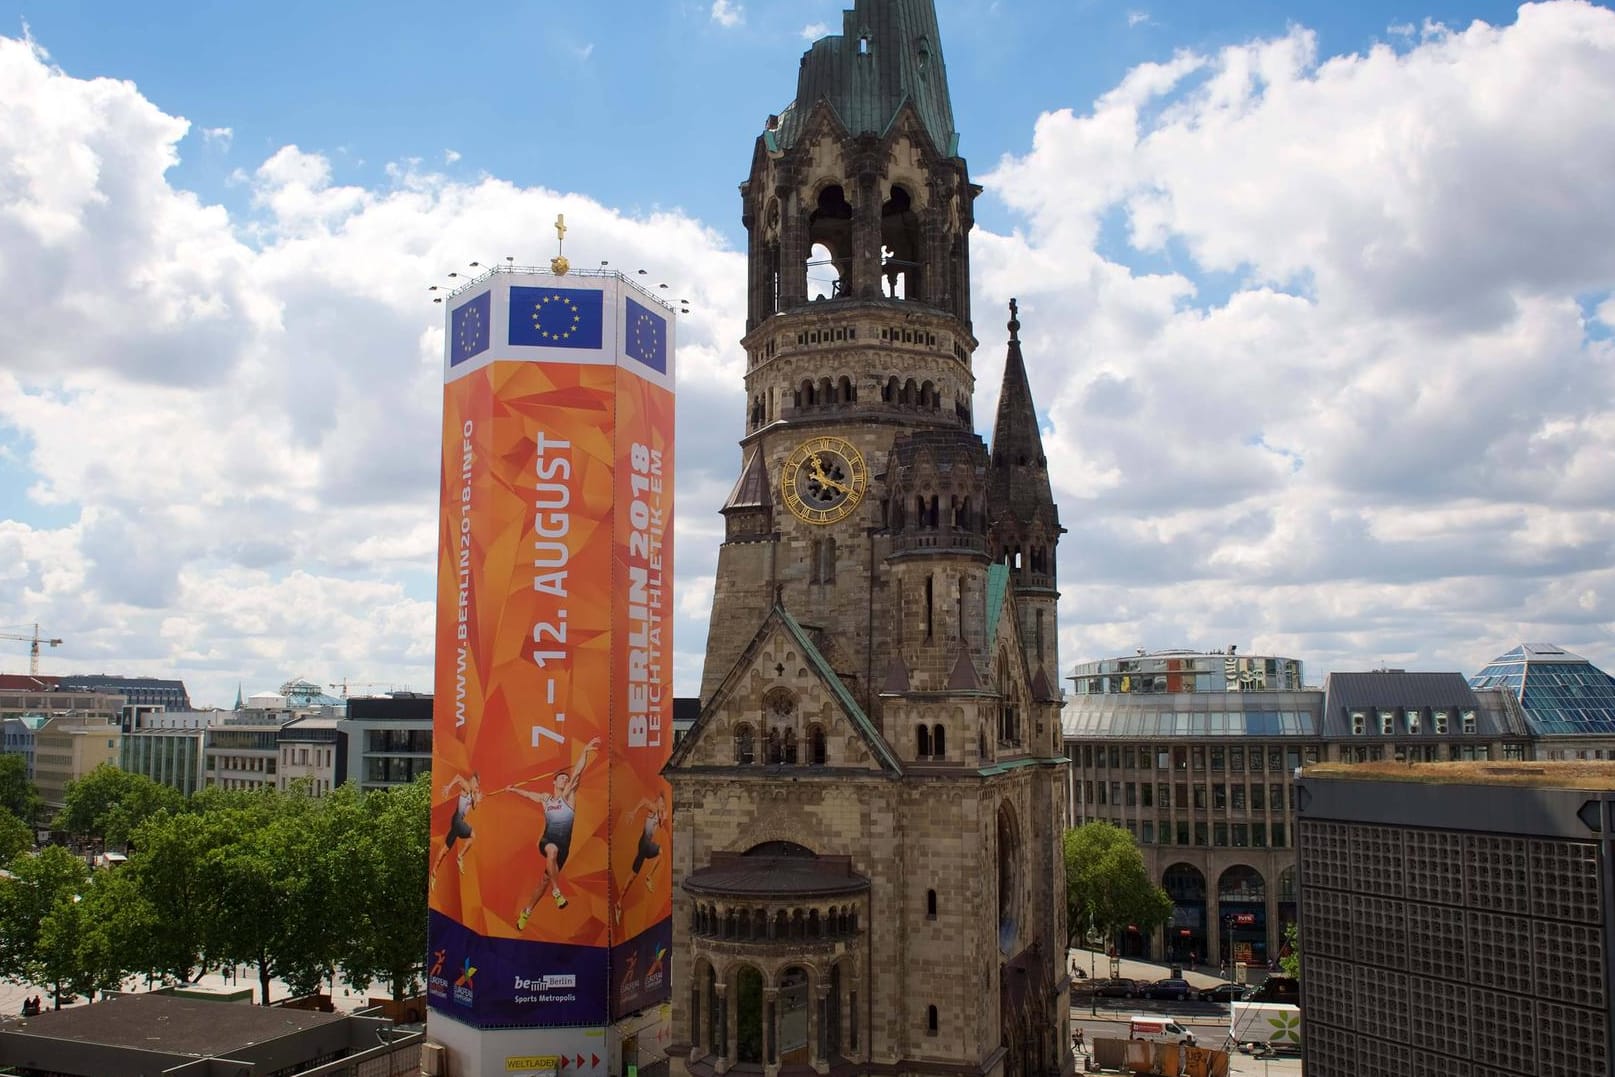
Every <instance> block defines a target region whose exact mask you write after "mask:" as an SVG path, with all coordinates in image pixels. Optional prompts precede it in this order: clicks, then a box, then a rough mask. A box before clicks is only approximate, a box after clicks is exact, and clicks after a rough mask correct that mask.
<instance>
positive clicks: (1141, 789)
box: [1128, 782, 1155, 808]
mask: <svg viewBox="0 0 1615 1077" xmlns="http://www.w3.org/2000/svg"><path fill="white" fill-rule="evenodd" d="M1128 788H1129V789H1130V788H1132V787H1131V786H1128ZM1138 802H1139V804H1141V805H1142V806H1144V807H1146V808H1153V807H1155V786H1153V785H1151V784H1150V783H1149V782H1140V783H1139V785H1138Z"/></svg>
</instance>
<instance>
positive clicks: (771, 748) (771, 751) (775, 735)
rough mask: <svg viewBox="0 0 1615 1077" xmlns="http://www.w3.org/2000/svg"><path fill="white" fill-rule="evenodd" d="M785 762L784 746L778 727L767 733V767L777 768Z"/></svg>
mask: <svg viewBox="0 0 1615 1077" xmlns="http://www.w3.org/2000/svg"><path fill="white" fill-rule="evenodd" d="M784 761H785V744H784V741H783V739H782V738H781V737H780V730H779V726H775V727H774V728H772V729H770V730H769V731H768V765H769V766H773V767H777V766H779V765H780V764H781V763H783V762H784Z"/></svg>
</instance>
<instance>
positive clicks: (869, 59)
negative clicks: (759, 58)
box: [764, 0, 959, 157]
mask: <svg viewBox="0 0 1615 1077" xmlns="http://www.w3.org/2000/svg"><path fill="white" fill-rule="evenodd" d="M841 20H842V31H841V33H840V35H832V36H830V37H823V38H820V39H819V40H818V41H815V42H814V43H813V47H812V48H811V49H809V50H808V51H807V52H806V53H805V54H804V55H803V56H802V69H801V71H800V73H799V74H798V75H797V81H796V100H795V101H794V102H792V103H791V106H790V107H789V108H787V109H786V110H785V112H784V113H782V114H781V116H780V125H779V133H778V138H777V143H776V142H775V140H770V148H771V149H772V148H774V146H775V145H776V144H777V145H778V146H780V147H783V148H789V147H790V146H793V145H795V143H796V140H797V138H798V136H800V135H801V133H802V124H803V123H805V122H806V120H807V117H808V114H809V113H811V112H812V111H813V106H814V105H815V104H817V103H818V102H819V101H824V102H825V103H826V104H828V105H829V106H830V108H831V109H833V110H834V111H835V114H836V116H837V117H838V118H839V119H840V120H841V122H842V124H844V125H845V126H846V128H847V130H848V131H850V132H851V133H852V134H855V135H861V134H865V133H872V134H876V135H882V134H885V133H886V131H887V129H888V128H889V127H891V125H892V121H893V120H894V119H895V118H896V117H897V112H898V110H899V109H900V108H902V106H903V103H904V102H905V101H908V102H912V103H913V105H914V109H915V111H916V112H917V113H918V114H919V117H920V121H921V122H922V123H923V124H924V125H925V130H926V132H927V133H928V134H929V135H930V136H931V141H932V142H933V143H934V144H935V146H936V149H937V152H938V153H941V154H942V155H943V156H945V157H954V156H957V155H958V152H959V136H958V133H957V132H956V131H955V130H954V127H953V103H952V101H951V100H950V99H949V97H948V75H947V71H946V69H945V68H944V67H943V64H942V42H941V39H940V38H939V36H938V34H937V24H936V7H935V5H934V4H933V3H932V0H856V2H855V4H854V6H853V9H852V10H851V11H844V12H842V15H841ZM764 137H765V138H768V135H765V136H764Z"/></svg>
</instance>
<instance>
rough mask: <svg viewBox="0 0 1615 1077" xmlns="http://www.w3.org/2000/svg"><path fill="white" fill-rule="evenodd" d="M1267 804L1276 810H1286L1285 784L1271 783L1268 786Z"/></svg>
mask: <svg viewBox="0 0 1615 1077" xmlns="http://www.w3.org/2000/svg"><path fill="white" fill-rule="evenodd" d="M1267 806H1268V807H1270V808H1272V809H1273V810H1274V811H1283V810H1284V786H1282V785H1269V786H1268V787H1267Z"/></svg>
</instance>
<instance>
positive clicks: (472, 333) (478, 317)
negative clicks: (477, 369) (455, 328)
mask: <svg viewBox="0 0 1615 1077" xmlns="http://www.w3.org/2000/svg"><path fill="white" fill-rule="evenodd" d="M481 340H482V310H481V309H480V308H478V307H476V306H475V305H470V304H468V305H467V306H466V308H465V317H463V318H461V319H460V350H461V351H469V350H470V349H471V348H473V347H475V346H476V345H477V344H478V343H479V342H480V341H481Z"/></svg>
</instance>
